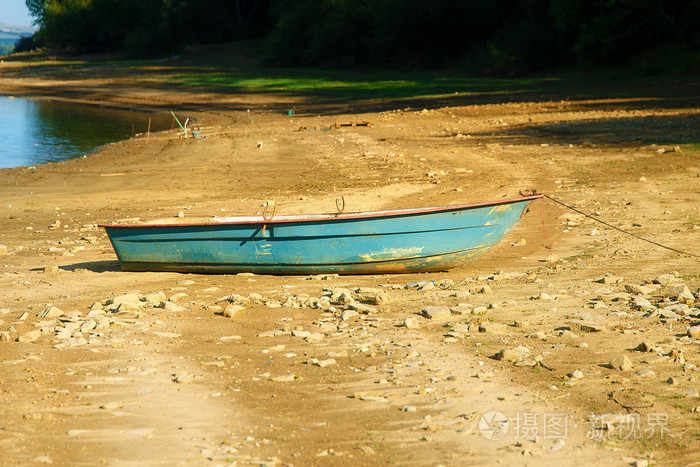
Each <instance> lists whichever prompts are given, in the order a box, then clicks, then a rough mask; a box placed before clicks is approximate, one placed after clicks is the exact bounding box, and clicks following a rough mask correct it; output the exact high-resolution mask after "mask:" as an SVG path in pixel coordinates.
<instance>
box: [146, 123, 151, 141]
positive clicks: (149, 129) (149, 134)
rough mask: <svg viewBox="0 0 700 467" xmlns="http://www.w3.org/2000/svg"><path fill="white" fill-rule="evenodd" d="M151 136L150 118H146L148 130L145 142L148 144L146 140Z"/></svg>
mask: <svg viewBox="0 0 700 467" xmlns="http://www.w3.org/2000/svg"><path fill="white" fill-rule="evenodd" d="M150 138H151V119H150V118H149V119H148V131H147V132H146V144H148V140H149V139H150Z"/></svg>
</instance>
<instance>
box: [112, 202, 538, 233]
mask: <svg viewBox="0 0 700 467" xmlns="http://www.w3.org/2000/svg"><path fill="white" fill-rule="evenodd" d="M542 197H543V195H542V194H540V193H535V194H532V195H527V196H521V197H519V198H510V199H505V200H499V201H484V202H480V203H469V204H456V205H448V206H436V207H425V208H408V209H393V210H386V211H366V212H353V213H347V214H342V213H336V214H292V215H281V216H277V217H273V218H271V219H265V218H264V217H253V216H239V217H216V219H229V220H226V221H217V222H192V223H185V222H176V223H160V222H157V221H153V223H143V222H142V223H136V224H98V227H101V228H104V229H107V228H117V229H124V228H139V229H140V228H148V227H150V228H159V227H183V228H184V227H209V226H227V225H269V224H292V223H305V222H326V221H342V220H355V219H381V218H386V217H399V216H412V215H420V214H432V213H440V212H449V211H461V210H465V209H470V208H481V207H487V206H499V205H503V204H512V203H517V202H522V201H532V200H535V199H539V198H542Z"/></svg>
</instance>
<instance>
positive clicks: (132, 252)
mask: <svg viewBox="0 0 700 467" xmlns="http://www.w3.org/2000/svg"><path fill="white" fill-rule="evenodd" d="M538 197H539V196H538V195H533V196H528V197H523V198H518V199H514V200H507V201H499V202H494V203H480V204H472V205H460V206H445V207H440V208H426V209H416V210H400V211H383V212H376V213H364V214H347V215H345V214H340V215H335V216H309V217H300V216H287V217H284V216H282V217H279V218H273V219H269V220H265V219H263V218H258V219H251V218H248V219H245V220H231V221H223V222H221V221H219V222H206V223H192V224H138V225H118V224H117V225H103V226H101V227H103V228H105V230H106V231H107V234H108V236H109V238H110V241H111V242H112V246H113V247H114V250H115V252H116V254H117V257H118V259H119V262H120V263H121V266H122V268H123V269H124V270H126V271H172V272H195V273H240V272H252V273H256V274H319V273H338V274H374V273H409V272H429V271H444V270H447V269H450V268H453V267H455V266H458V265H460V264H462V263H464V262H466V261H468V260H470V259H472V258H474V257H476V256H478V255H480V254H482V253H484V252H485V251H487V250H488V249H489V248H491V247H492V246H493V245H495V244H496V243H498V241H500V240H501V239H502V238H503V237H504V236H505V235H506V234H507V233H508V232H510V230H511V229H512V228H513V227H514V226H515V225H516V224H517V222H518V220H519V219H520V217H521V215H522V214H523V212H524V210H525V208H526V207H527V204H528V203H529V202H530V201H532V200H533V199H535V198H538Z"/></svg>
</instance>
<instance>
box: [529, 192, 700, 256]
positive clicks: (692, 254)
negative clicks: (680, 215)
mask: <svg viewBox="0 0 700 467" xmlns="http://www.w3.org/2000/svg"><path fill="white" fill-rule="evenodd" d="M542 196H543V197H544V198H547V199H548V200H550V201H552V202H553V203H556V204H559V205H561V206H564V207H565V208H567V209H571V210H572V211H574V212H576V213H578V214H581V215H582V216H585V217H587V218H589V219H591V220H593V221H595V222H598V223H599V224H602V225H604V226H606V227H608V228H611V229H613V230H617V231H618V232H622V233H623V234H625V235H629V236H630V237H634V238H637V239H639V240H642V241H644V242H647V243H651V244H652V245H655V246H658V247H660V248H664V249H666V250H669V251H673V252H674V253H678V254H680V255H684V256H691V257H693V258H700V255H696V254H694V253H689V252H687V251H683V250H679V249H677V248H673V247H670V246H667V245H662V244H661V243H658V242H655V241H654V240H649V239H648V238H645V237H642V236H641V235H637V234H635V233H633V232H629V231H627V230H624V229H621V228H619V227H616V226H614V225H612V224H609V223H607V222H605V221H603V220H600V219H598V218H596V217H594V216H591V215H590V214H586V213H585V212H583V211H581V210H579V209H576V208H575V207H573V206H569V205H568V204H566V203H562V202H561V201H559V200H556V199H554V198H553V197H551V196H549V195H547V194H544V193H542Z"/></svg>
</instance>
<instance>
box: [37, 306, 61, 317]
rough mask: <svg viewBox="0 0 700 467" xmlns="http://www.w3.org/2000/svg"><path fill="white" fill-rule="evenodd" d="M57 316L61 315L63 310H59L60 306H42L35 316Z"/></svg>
mask: <svg viewBox="0 0 700 467" xmlns="http://www.w3.org/2000/svg"><path fill="white" fill-rule="evenodd" d="M59 316H63V311H61V309H60V308H57V307H55V306H50V307H48V308H44V309H43V310H42V311H41V312H39V314H38V315H37V317H39V318H58V317H59Z"/></svg>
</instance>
